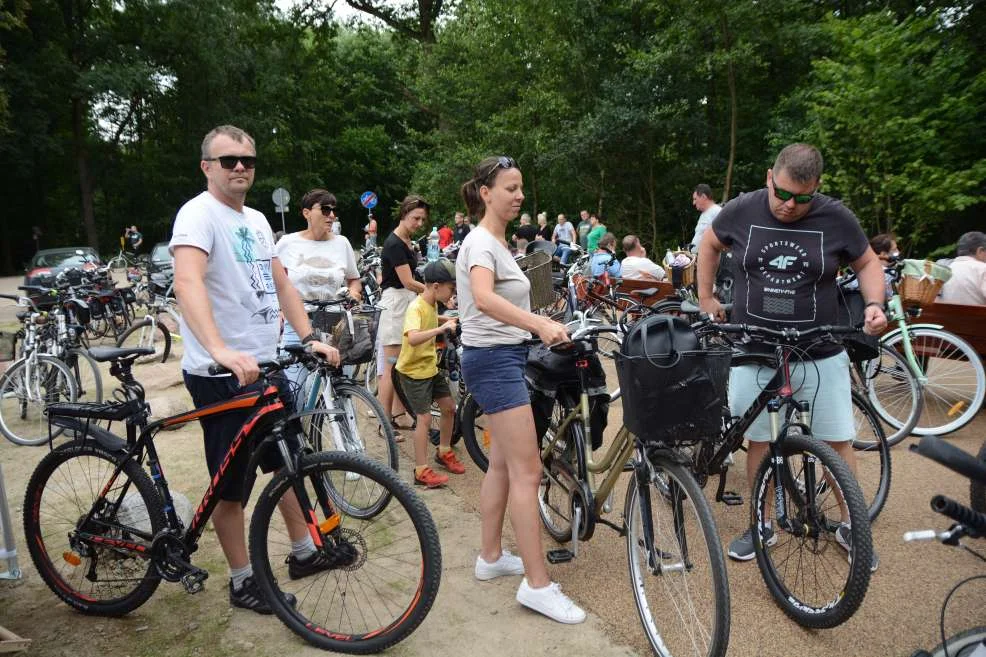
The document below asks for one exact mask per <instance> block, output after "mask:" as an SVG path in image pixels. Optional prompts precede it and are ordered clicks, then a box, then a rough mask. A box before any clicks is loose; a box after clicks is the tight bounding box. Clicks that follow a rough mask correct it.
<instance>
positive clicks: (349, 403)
mask: <svg viewBox="0 0 986 657" xmlns="http://www.w3.org/2000/svg"><path fill="white" fill-rule="evenodd" d="M384 418H386V414H385V413H384V411H383V407H382V406H381V405H380V402H379V401H377V398H376V397H374V396H373V395H371V394H370V392H369V391H368V390H367V389H366V388H364V387H363V386H360V385H355V384H350V383H342V382H336V383H333V384H332V398H331V399H330V400H328V401H327V400H326V395H325V394H324V391H323V393H322V394H319V396H318V399H317V401H316V402H315V412H314V413H312V414H310V415H306V416H302V426H303V427H304V428H305V435H306V436H307V437H308V439H309V441H310V442H311V445H312V447H313V448H314V450H315V451H316V452H321V451H324V450H339V451H343V452H353V453H359V454H365V455H366V456H368V457H370V458H371V459H373V460H375V461H378V462H380V463H383V464H384V465H386V466H388V467H390V468H391V469H392V470H397V468H398V466H399V463H398V460H397V459H398V456H397V439H396V436H395V435H394V428H393V427H392V426H391V424H390V422H387V421H386V419H384Z"/></svg>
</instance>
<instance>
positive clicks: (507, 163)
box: [483, 155, 517, 182]
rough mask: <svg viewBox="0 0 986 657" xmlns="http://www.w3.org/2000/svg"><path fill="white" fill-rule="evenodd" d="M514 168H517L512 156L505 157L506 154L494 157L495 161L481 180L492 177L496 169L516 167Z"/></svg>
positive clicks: (487, 179)
mask: <svg viewBox="0 0 986 657" xmlns="http://www.w3.org/2000/svg"><path fill="white" fill-rule="evenodd" d="M516 168H517V161H516V160H514V158H512V157H507V156H506V155H500V156H499V157H497V158H496V162H494V163H493V166H491V167H490V170H489V171H487V172H486V175H485V176H483V180H484V181H486V182H489V180H490V178H492V177H493V174H495V173H496V170H497V169H516Z"/></svg>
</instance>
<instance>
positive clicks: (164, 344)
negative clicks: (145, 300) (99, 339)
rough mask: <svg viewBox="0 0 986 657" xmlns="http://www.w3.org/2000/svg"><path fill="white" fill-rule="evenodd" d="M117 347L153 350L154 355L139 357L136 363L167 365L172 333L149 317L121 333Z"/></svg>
mask: <svg viewBox="0 0 986 657" xmlns="http://www.w3.org/2000/svg"><path fill="white" fill-rule="evenodd" d="M116 346H117V347H144V348H148V349H153V350H154V353H153V354H149V355H147V356H139V357H138V358H137V360H136V361H135V362H137V363H157V362H160V363H165V362H167V361H168V356H170V355H171V331H169V330H168V328H167V327H166V326H165V325H164V324H162V323H161V322H159V321H155V320H152V319H151V318H149V317H147V318H145V319H142V320H140V321H139V322H137V323H136V324H131V325H130V327H129V328H128V329H127V330H126V331H124V332H123V333H121V334H120V337H119V338H117V339H116Z"/></svg>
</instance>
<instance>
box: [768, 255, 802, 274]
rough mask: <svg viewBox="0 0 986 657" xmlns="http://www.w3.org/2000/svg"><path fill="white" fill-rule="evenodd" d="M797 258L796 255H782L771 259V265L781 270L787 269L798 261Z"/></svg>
mask: <svg viewBox="0 0 986 657" xmlns="http://www.w3.org/2000/svg"><path fill="white" fill-rule="evenodd" d="M797 260H798V259H797V258H796V257H794V256H785V255H780V256H777V257H776V258H774V259H773V260H771V261H770V265H771V266H772V267H773V268H774V269H779V270H780V271H787V268H788V267H790V266H791V265H793V264H794V263H795V262H797Z"/></svg>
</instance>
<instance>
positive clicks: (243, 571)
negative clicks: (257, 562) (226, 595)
mask: <svg viewBox="0 0 986 657" xmlns="http://www.w3.org/2000/svg"><path fill="white" fill-rule="evenodd" d="M252 576H253V566H251V565H250V564H247V565H245V566H243V567H242V568H230V569H229V578H230V580H232V582H233V590H234V591H239V590H240V589H241V588H243V581H244V580H245V579H246V578H247V577H252Z"/></svg>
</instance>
